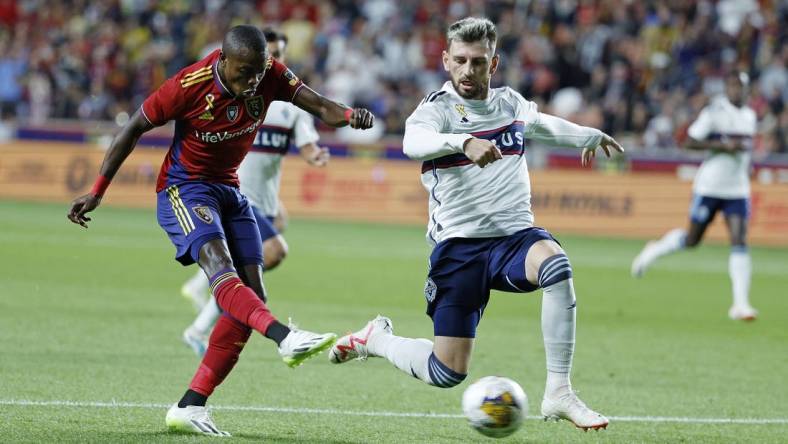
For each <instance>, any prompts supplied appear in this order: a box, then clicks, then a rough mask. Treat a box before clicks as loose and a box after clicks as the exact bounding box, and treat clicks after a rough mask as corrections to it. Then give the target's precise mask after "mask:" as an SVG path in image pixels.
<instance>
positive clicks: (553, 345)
mask: <svg viewBox="0 0 788 444" xmlns="http://www.w3.org/2000/svg"><path fill="white" fill-rule="evenodd" d="M553 248H555V249H556V251H555V252H556V253H557V254H553V255H552V256H550V257H548V258H547V259H544V260H543V261H542V263H541V265H540V266H539V273H538V283H539V286H540V287H542V289H543V291H544V293H543V296H542V335H543V336H544V348H545V355H546V360H547V382H546V384H545V393H544V398H543V399H542V416H544V418H545V420H547V419H556V420H558V419H566V420H568V421H571V422H572V423H573V424H575V426H577V427H578V428H581V429H583V430H588V429H595V430H597V429H603V428H605V427H607V424H608V420H607V418H605V417H604V416H602V415H601V414H599V413H597V412H595V411H593V410H591V409H590V408H588V406H586V405H585V403H583V401H581V400H580V399H579V398H578V397H577V394H576V393H575V391H574V390H572V384H571V382H570V380H569V374H570V372H571V370H572V355H573V354H574V348H575V323H576V318H575V312H576V310H577V304H576V299H575V290H574V286H573V283H572V267H571V265H570V264H569V259H568V258H567V257H566V255H565V254H564V253H563V252H560V253H558V251H561V250H560V248H559V247H558V246H557V245H555V246H554V247H553ZM529 254H530V253H529Z"/></svg>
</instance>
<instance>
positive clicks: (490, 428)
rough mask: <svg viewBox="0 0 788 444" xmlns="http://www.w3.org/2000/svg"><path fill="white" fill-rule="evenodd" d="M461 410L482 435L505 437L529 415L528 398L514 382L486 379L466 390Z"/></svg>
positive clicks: (501, 379) (503, 379)
mask: <svg viewBox="0 0 788 444" xmlns="http://www.w3.org/2000/svg"><path fill="white" fill-rule="evenodd" d="M462 411H463V413H465V417H466V418H468V422H469V423H470V424H471V427H473V428H474V429H476V430H478V431H479V433H481V434H482V435H486V436H490V437H493V438H503V437H504V436H509V435H511V434H512V433H514V432H515V431H517V429H518V428H520V425H521V424H522V423H523V418H525V415H526V414H528V397H527V396H525V392H524V391H523V389H522V388H521V387H520V386H519V385H518V384H517V383H516V382H514V381H512V380H511V379H509V378H502V377H500V376H486V377H484V378H482V379H480V380H478V381H476V382H474V383H473V384H471V385H470V386H468V388H467V389H465V393H463V394H462Z"/></svg>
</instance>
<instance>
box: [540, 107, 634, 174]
mask: <svg viewBox="0 0 788 444" xmlns="http://www.w3.org/2000/svg"><path fill="white" fill-rule="evenodd" d="M528 138H530V139H533V140H538V141H540V142H543V143H545V144H547V145H554V146H570V147H574V148H582V149H583V154H582V155H581V158H582V164H583V166H585V165H588V163H589V162H591V159H593V158H594V156H595V154H596V149H597V148H602V151H604V152H605V155H606V156H607V157H610V152H611V149H613V150H615V151H618V152H619V153H623V152H624V148H621V145H619V144H618V142H616V141H615V140H613V138H612V137H610V136H608V135H607V134H605V133H603V132H602V131H599V130H598V129H596V128H589V127H587V126H580V125H577V124H575V123H572V122H570V121H568V120H564V119H562V118H560V117H556V116H551V115H549V114H544V113H539V119H538V120H537V121H536V122H535V123H533V124H532V127H531V132H530V133H529V135H528Z"/></svg>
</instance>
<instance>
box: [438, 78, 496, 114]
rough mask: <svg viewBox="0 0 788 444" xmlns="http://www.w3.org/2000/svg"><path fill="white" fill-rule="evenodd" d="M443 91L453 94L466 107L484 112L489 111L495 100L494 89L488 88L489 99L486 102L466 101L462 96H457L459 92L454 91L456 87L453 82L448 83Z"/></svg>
mask: <svg viewBox="0 0 788 444" xmlns="http://www.w3.org/2000/svg"><path fill="white" fill-rule="evenodd" d="M443 89H445V90H447V91H449V92H450V93H452V94H453V95H454V96H455V97H456V98H457V99H459V100H460V101H461V102H462V103H463V104H464V105H466V106H468V107H469V108H474V109H479V110H484V109H487V108H488V107H489V106H490V104H491V103H492V100H493V95H494V90H493V89H492V88H487V98H486V99H484V100H470V99H465V98H463V97H462V96H461V95H459V94H457V90H456V89H454V85H452V84H451V81H447V82H446V83H445V84H444V85H443Z"/></svg>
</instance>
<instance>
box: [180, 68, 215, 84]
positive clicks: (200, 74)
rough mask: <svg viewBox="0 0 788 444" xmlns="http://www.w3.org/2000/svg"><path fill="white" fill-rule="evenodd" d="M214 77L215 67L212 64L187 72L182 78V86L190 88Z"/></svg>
mask: <svg viewBox="0 0 788 444" xmlns="http://www.w3.org/2000/svg"><path fill="white" fill-rule="evenodd" d="M212 78H213V69H212V68H211V67H210V66H205V67H203V68H200V69H198V70H197V71H194V72H190V73H189V74H186V75H185V76H183V78H182V79H181V87H182V88H188V87H190V86H192V85H194V84H197V83H200V82H204V81H206V80H210V79H212Z"/></svg>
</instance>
